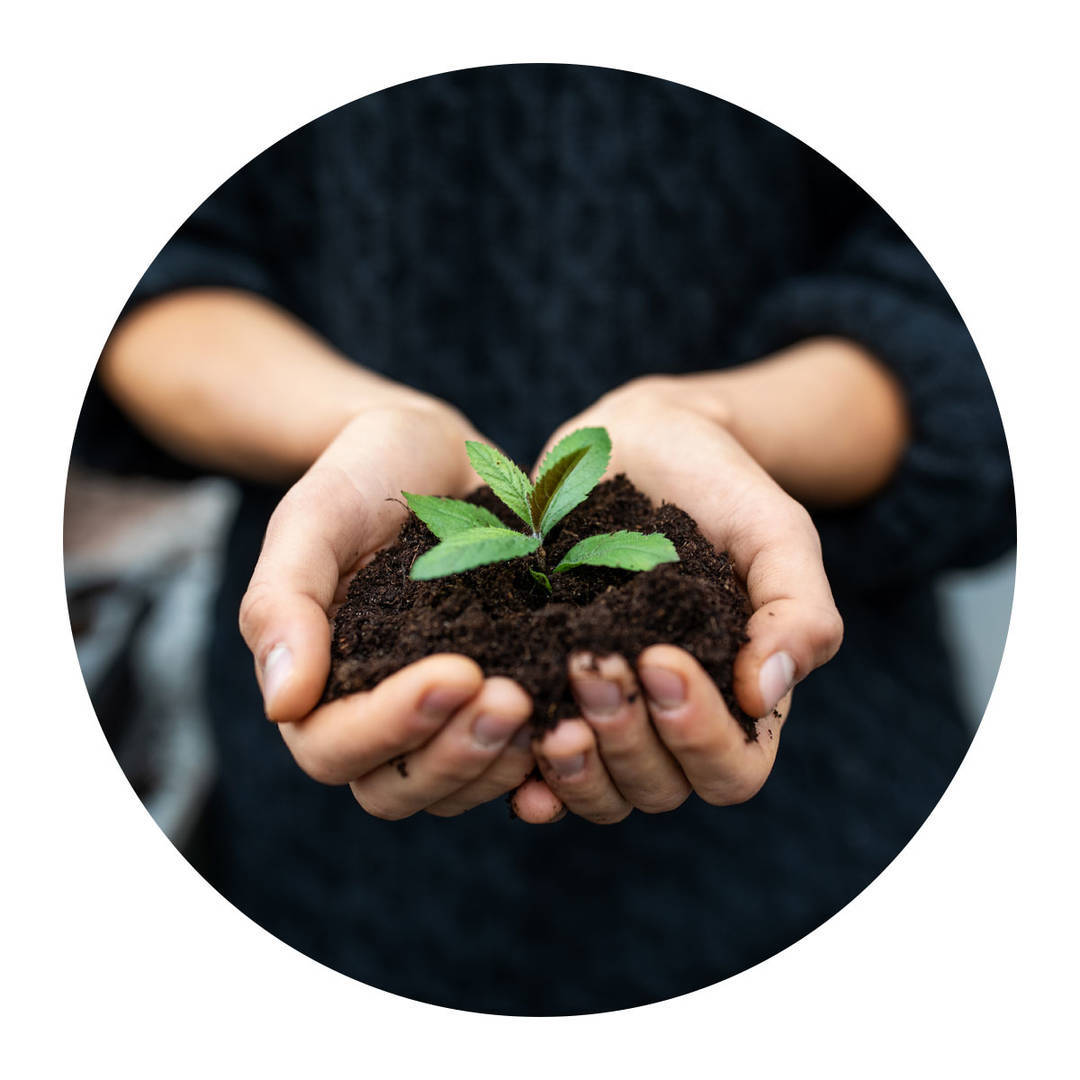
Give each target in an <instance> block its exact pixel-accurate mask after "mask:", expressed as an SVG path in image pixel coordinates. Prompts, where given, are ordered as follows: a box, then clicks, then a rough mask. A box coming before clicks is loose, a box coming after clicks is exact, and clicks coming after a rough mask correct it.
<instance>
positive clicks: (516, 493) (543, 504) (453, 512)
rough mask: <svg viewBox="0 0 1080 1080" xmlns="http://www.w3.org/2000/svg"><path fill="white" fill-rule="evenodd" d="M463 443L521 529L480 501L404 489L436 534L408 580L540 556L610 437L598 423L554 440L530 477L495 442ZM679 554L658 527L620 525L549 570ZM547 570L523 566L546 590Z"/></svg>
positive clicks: (621, 564)
mask: <svg viewBox="0 0 1080 1080" xmlns="http://www.w3.org/2000/svg"><path fill="white" fill-rule="evenodd" d="M465 447H466V449H467V450H468V452H469V460H470V461H471V462H472V466H473V468H474V469H475V470H476V472H477V474H478V475H479V476H480V478H481V479H482V480H484V481H485V482H486V483H487V484H488V486H489V487H490V488H491V490H492V492H494V494H495V495H496V496H497V497H498V498H499V499H500V500H501V501H502V502H503V503H504V504H505V505H506V507H507V508H508V509H509V510H511V511H512V512H513V513H514V514H515V515H516V516H517V517H519V518H520V519H521V521H522V523H523V524H524V525H525V528H526V529H527V530H528V531H527V532H515V531H514V530H513V529H508V528H507V527H506V526H505V525H504V524H503V523H502V522H501V521H500V520H499V519H498V518H497V517H496V516H495V515H494V514H493V513H491V511H490V510H485V509H484V508H483V507H482V506H474V505H473V504H472V503H467V502H463V501H461V500H460V499H446V498H442V497H440V496H437V495H413V494H411V493H410V492H408V491H403V492H402V493H401V494H402V495H404V496H405V500H406V502H408V504H409V508H410V509H411V510H412V512H413V513H414V514H416V516H417V517H418V518H419V519H420V520H421V521H422V522H423V523H424V524H425V525H426V526H427V527H428V528H429V529H430V530H431V531H432V532H433V533H434V534H435V535H436V536H437V537H438V538H439V541H440V543H438V544H436V545H435V547H433V548H432V549H431V550H430V551H426V552H424V554H423V555H421V556H420V557H419V558H418V559H417V560H416V562H414V563H413V566H412V570H410V572H409V576H410V577H411V578H413V579H414V580H415V581H430V580H431V579H433V578H440V577H447V576H448V575H450V574H460V573H461V572H462V571H465V570H473V569H475V568H476V567H477V566H486V565H487V564H489V563H497V562H506V561H509V560H510V559H517V558H521V557H522V556H525V555H531V554H532V553H533V552H534V551H539V552H540V554H541V557H542V556H543V544H544V539H545V538H546V537H547V535H548V533H550V532H551V530H552V529H553V528H554V527H555V526H556V525H557V524H558V523H559V522H560V521H562V519H563V518H564V517H566V515H567V514H569V513H570V511H571V510H573V509H574V507H575V506H578V505H579V504H580V503H582V502H584V501H585V499H586V498H588V495H589V492H591V491H592V489H593V488H594V487H596V485H597V484H598V483H599V482H600V477H601V476H603V475H604V470H605V469H606V468H607V466H608V462H609V461H610V460H611V439H610V437H609V436H608V433H607V430H606V429H605V428H602V427H591V428H581V429H580V430H578V431H574V432H572V433H571V434H569V435H567V436H566V438H565V439H561V440H560V441H559V442H558V443H557V444H556V445H555V447H554V448H553V449H552V450H550V451H549V452H548V453H547V454H546V455H545V456H544V460H543V462H542V463H541V465H540V471H539V473H537V476H536V483H535V484H530V483H529V478H528V477H527V476H526V475H525V474H524V473H523V472H522V471H521V470H520V469H519V468H518V467H517V466H516V465H515V464H514V463H513V462H512V461H510V460H509V459H508V458H506V457H504V456H503V455H502V454H500V453H499V451H498V450H496V449H495V448H494V447H491V446H486V445H485V444H484V443H479V442H466V444H465ZM678 561H679V556H678V555H677V554H676V552H675V545H674V544H672V542H671V541H670V540H669V539H668V538H667V537H666V536H665V535H664V534H663V533H649V534H648V535H646V534H645V533H640V532H629V531H627V530H626V529H620V530H619V531H618V532H613V533H600V534H598V535H596V536H589V537H586V539H584V540H581V541H579V542H578V543H576V544H575V545H574V546H573V547H572V548H571V549H570V550H569V551H568V552H567V553H566V555H565V556H564V557H563V559H562V561H561V562H560V563H559V565H558V566H556V567H555V568H554V569H553V570H552V571H551V573H553V574H561V573H564V572H565V571H567V570H573V569H575V568H576V567H578V566H613V567H617V568H619V569H622V570H652V569H653V567H655V566H659V565H660V564H661V563H667V562H678ZM546 569H547V568H546V567H545V568H544V570H534V569H530V571H529V573H531V574H532V576H533V579H534V580H535V581H537V582H539V584H541V585H542V586H543V587H544V588H545V589H547V591H548V592H549V593H550V592H551V581H550V579H549V578H548V576H547V574H546V573H545V572H544V571H545V570H546Z"/></svg>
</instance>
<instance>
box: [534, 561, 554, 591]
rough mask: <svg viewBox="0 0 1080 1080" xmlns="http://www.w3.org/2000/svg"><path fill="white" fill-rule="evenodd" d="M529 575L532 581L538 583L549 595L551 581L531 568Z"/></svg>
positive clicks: (545, 575)
mask: <svg viewBox="0 0 1080 1080" xmlns="http://www.w3.org/2000/svg"><path fill="white" fill-rule="evenodd" d="M529 573H530V574H532V576H533V581H538V582H539V583H540V584H541V585H543V586H544V588H545V589H547V591H548V592H549V593H550V592H551V581H550V579H549V578H548V576H547V574H542V573H540V571H539V570H533V569H532V568H531V567H530V568H529Z"/></svg>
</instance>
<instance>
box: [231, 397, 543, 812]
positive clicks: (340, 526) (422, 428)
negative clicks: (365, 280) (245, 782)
mask: <svg viewBox="0 0 1080 1080" xmlns="http://www.w3.org/2000/svg"><path fill="white" fill-rule="evenodd" d="M477 437H478V436H477V435H476V433H475V432H474V431H473V429H472V428H471V426H470V425H469V424H468V423H467V422H466V421H465V420H464V419H463V418H462V417H461V416H460V415H459V414H458V413H456V412H455V411H454V410H452V409H450V408H449V407H448V406H443V405H441V404H440V403H431V404H428V403H427V402H424V401H417V399H416V397H415V395H414V396H412V397H409V398H408V399H407V403H406V404H404V405H403V406H402V407H393V406H386V407H379V408H375V409H369V410H367V411H366V412H364V413H363V414H362V415H360V416H358V417H357V418H356V419H354V420H352V421H351V422H350V423H349V424H348V425H347V426H346V427H345V428H344V429H343V430H342V431H341V433H340V434H339V435H338V436H337V438H336V439H335V440H334V441H333V442H332V443H331V444H330V446H329V447H328V448H327V449H326V451H325V452H324V453H323V454H322V455H321V456H320V457H319V459H318V460H317V461H316V462H315V464H314V465H313V466H312V467H311V468H310V469H309V470H308V471H307V472H306V473H305V474H304V475H303V477H301V479H300V480H299V481H297V483H296V484H295V485H293V487H292V488H291V489H290V490H289V491H288V493H287V494H286V495H285V497H284V498H283V499H282V501H281V503H280V504H279V505H278V507H277V508H276V509H275V511H274V513H273V515H272V516H271V519H270V522H269V525H268V528H267V532H266V539H265V541H264V544H263V548H262V552H261V554H260V556H259V561H258V563H257V565H256V567H255V572H254V574H253V576H252V579H251V583H250V584H249V586H248V589H247V592H246V594H245V596H244V599H243V602H242V604H241V608H240V631H241V634H242V635H243V637H244V640H245V642H246V643H247V645H248V647H249V648H250V649H251V651H252V654H253V656H254V659H255V673H256V678H257V679H258V682H259V686H260V688H261V690H262V693H263V699H264V703H265V707H266V714H267V717H268V718H269V719H270V720H272V721H274V722H275V723H277V725H278V728H279V730H280V732H281V735H282V737H283V738H284V740H285V743H286V745H287V746H288V748H289V750H290V751H291V753H292V755H293V757H294V758H295V759H296V761H297V763H298V764H299V765H300V767H301V768H302V769H303V770H304V771H305V772H306V773H307V774H308V775H309V776H311V777H313V778H314V779H315V780H318V781H320V782H322V783H325V784H346V783H347V784H349V786H350V788H351V789H352V792H353V795H354V796H355V797H356V799H357V801H358V802H359V803H360V805H361V806H362V807H363V808H364V809H365V810H367V811H368V812H369V813H371V814H373V815H375V816H376V817H380V818H387V819H397V818H403V817H407V816H409V815H410V814H413V813H415V812H417V811H419V810H424V809H427V810H430V811H431V812H432V813H434V814H438V815H443V816H448V815H451V814H456V813H461V812H463V811H464V810H467V809H469V808H471V807H472V806H475V805H478V804H479V803H481V802H485V801H488V800H490V799H494V798H497V797H498V796H500V795H502V794H504V793H505V792H507V791H509V790H512V789H513V788H514V787H516V786H517V785H518V784H520V783H521V782H522V779H523V777H525V776H527V775H528V773H529V772H530V770H531V769H532V767H533V755H532V752H531V749H530V747H529V742H528V738H527V737H524V738H521V737H519V738H516V739H515V735H516V734H517V733H518V732H519V731H520V730H521V729H522V727H523V725H524V723H525V721H526V719H527V718H528V716H529V715H530V713H531V711H532V702H531V701H530V699H529V696H528V695H527V694H526V693H525V691H524V690H522V689H521V688H520V687H519V686H517V685H516V684H515V683H513V682H512V681H510V680H508V679H502V678H491V679H485V678H484V675H483V672H482V671H481V670H480V668H479V667H478V665H477V664H476V663H475V662H473V661H472V660H470V659H468V658H466V657H464V656H458V655H451V654H440V655H436V656H429V657H426V658H424V659H423V660H420V661H418V662H417V663H414V664H410V665H409V666H408V667H405V668H403V669H402V670H401V671H399V672H396V673H395V674H394V675H393V676H391V677H390V678H388V679H386V680H384V681H383V682H382V683H380V684H379V685H378V686H377V687H375V688H374V689H373V690H371V691H368V692H365V693H359V694H352V695H349V696H348V697H344V698H340V699H338V700H336V701H333V702H330V703H329V704H325V705H321V706H320V705H319V704H318V703H319V700H320V698H321V695H322V692H323V688H324V686H325V685H326V679H327V675H328V673H329V668H330V622H329V617H330V615H331V614H332V612H333V610H334V607H335V605H337V604H339V603H340V602H341V601H342V600H343V599H344V596H345V592H346V590H347V587H348V583H349V581H350V580H351V578H352V577H353V575H354V574H355V573H356V571H357V570H358V569H359V568H360V567H361V566H363V565H364V564H365V563H366V562H367V561H369V560H370V559H371V558H372V556H373V555H374V553H375V552H376V551H377V550H378V549H379V548H381V547H384V546H385V545H387V544H390V543H392V542H393V540H394V538H395V537H396V535H397V532H398V530H399V529H400V527H401V524H402V522H403V520H404V518H405V513H406V511H405V509H404V507H403V506H402V504H401V503H400V501H397V500H398V496H399V495H400V492H401V491H402V490H403V489H404V490H409V491H415V492H417V493H432V494H456V495H464V494H465V493H466V492H467V491H468V490H469V489H470V487H471V486H472V484H473V483H474V480H473V478H472V473H471V470H470V468H469V463H468V460H467V457H466V453H465V447H464V443H465V440H466V439H467V438H477ZM406 754H407V755H408V757H407V761H405V762H403V761H402V757H403V755H406Z"/></svg>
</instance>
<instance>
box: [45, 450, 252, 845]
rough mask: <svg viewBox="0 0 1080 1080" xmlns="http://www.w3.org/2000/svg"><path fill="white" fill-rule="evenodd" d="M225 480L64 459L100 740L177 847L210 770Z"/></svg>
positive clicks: (226, 517)
mask: <svg viewBox="0 0 1080 1080" xmlns="http://www.w3.org/2000/svg"><path fill="white" fill-rule="evenodd" d="M235 509H236V491H235V489H234V488H233V486H232V485H231V484H229V483H228V482H227V481H225V480H218V479H204V480H197V481H194V482H191V483H172V482H164V481H158V480H144V479H137V480H132V479H128V478H123V479H120V478H115V477H111V476H108V475H106V474H103V473H96V472H91V471H89V470H86V469H83V468H80V467H77V466H73V467H72V470H71V473H70V475H69V478H68V488H67V501H66V506H65V514H64V566H65V577H66V582H67V592H68V604H69V608H70V613H71V623H72V631H73V634H74V637H75V648H76V651H77V653H78V657H79V664H80V666H81V668H82V672H83V677H84V679H85V680H86V685H87V688H88V690H89V692H90V699H91V701H92V702H93V705H94V709H95V711H96V712H97V715H98V718H99V720H100V721H101V726H102V729H103V731H104V732H105V736H106V738H107V739H108V742H109V745H110V747H111V748H112V750H113V752H114V753H115V754H116V757H117V760H118V761H119V763H120V766H121V768H122V769H123V771H124V773H125V775H126V776H127V777H128V779H129V780H130V781H131V784H132V786H133V787H134V788H135V790H136V792H137V793H138V795H139V797H140V798H141V799H142V801H143V803H144V805H145V806H146V808H147V810H148V811H149V812H150V814H151V816H152V817H153V818H154V820H155V821H156V822H157V824H158V825H159V826H160V827H161V829H162V830H163V831H164V832H165V834H166V835H167V836H168V837H169V838H170V839H171V840H172V841H173V843H174V844H176V845H177V846H178V847H181V848H183V847H184V845H185V844H186V843H187V842H188V840H189V839H190V837H191V835H192V831H193V829H194V828H195V826H196V824H197V823H198V820H199V816H200V814H201V812H202V809H203V806H204V804H205V801H206V798H207V796H208V794H209V791H210V788H211V785H212V783H213V779H214V770H215V757H214V747H213V741H212V738H211V734H210V728H209V722H208V719H207V717H206V712H205V706H204V703H203V702H204V695H203V686H204V683H203V678H204V667H205V652H206V648H207V645H208V638H209V628H210V606H211V604H212V602H213V597H214V594H215V592H216V589H217V585H218V582H219V579H220V573H221V562H220V559H221V549H222V543H223V540H224V535H225V531H226V529H227V528H228V525H229V523H230V522H231V520H232V516H233V514H234V512H235Z"/></svg>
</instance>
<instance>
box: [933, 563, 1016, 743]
mask: <svg viewBox="0 0 1080 1080" xmlns="http://www.w3.org/2000/svg"><path fill="white" fill-rule="evenodd" d="M1015 578H1016V553H1015V552H1011V553H1010V554H1008V555H1006V556H1005V557H1004V558H1002V559H999V560H998V561H997V562H995V563H992V564H991V565H989V566H986V567H982V568H980V569H979V570H966V571H963V572H958V573H953V574H947V575H945V576H944V577H943V578H942V580H941V582H940V584H939V587H938V596H939V598H940V600H941V609H942V617H943V620H944V623H945V634H946V640H947V641H948V642H949V644H950V646H951V649H952V656H953V660H954V662H955V664H956V674H957V682H958V687H957V689H958V690H959V694H960V704H961V705H962V706H963V707H964V711H965V713H966V714H967V718H968V720H969V721H970V723H971V726H972V727H973V728H974V727H977V726H978V724H979V721H981V720H982V717H983V713H984V712H986V705H987V702H989V700H990V693H991V691H992V690H993V689H994V680H995V679H997V673H998V668H999V667H1000V666H1001V654H1002V651H1003V650H1004V648H1005V637H1006V635H1007V634H1008V630H1009V618H1010V616H1011V614H1012V601H1013V584H1014V581H1015Z"/></svg>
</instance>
